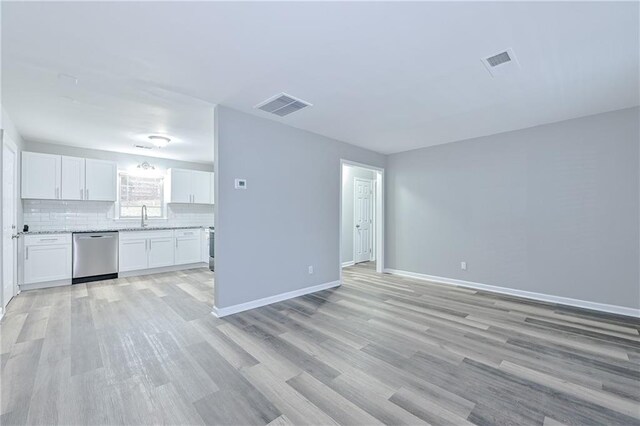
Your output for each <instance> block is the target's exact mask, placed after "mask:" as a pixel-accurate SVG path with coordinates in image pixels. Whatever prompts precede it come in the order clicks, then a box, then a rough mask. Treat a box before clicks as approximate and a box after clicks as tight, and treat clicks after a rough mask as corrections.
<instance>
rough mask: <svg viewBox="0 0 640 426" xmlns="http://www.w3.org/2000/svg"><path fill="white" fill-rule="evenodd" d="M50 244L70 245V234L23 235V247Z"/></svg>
mask: <svg viewBox="0 0 640 426" xmlns="http://www.w3.org/2000/svg"><path fill="white" fill-rule="evenodd" d="M51 244H71V234H42V235H25V237H24V245H25V246H44V245H51Z"/></svg>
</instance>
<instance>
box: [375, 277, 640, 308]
mask: <svg viewBox="0 0 640 426" xmlns="http://www.w3.org/2000/svg"><path fill="white" fill-rule="evenodd" d="M384 272H385V273H388V274H393V275H399V276H403V277H408V278H416V279H419V280H425V281H431V282H434V283H438V284H448V285H452V286H457V287H466V288H471V289H475V290H483V291H490V292H493V293H500V294H507V295H510V296H517V297H522V298H525V299H532V300H538V301H541V302H549V303H555V304H558V305H567V306H573V307H578V308H584V309H591V310H594V311H600V312H606V313H610V314H617V315H624V316H628V317H635V318H640V309H634V308H628V307H626V306H618V305H608V304H606V303H598V302H590V301H588V300H580V299H572V298H570V297H562V296H554V295H551V294H544V293H535V292H532V291H526V290H516V289H513V288H507V287H499V286H495V285H489V284H481V283H476V282H473V281H464V280H458V279H455V278H446V277H438V276H435V275H427V274H420V273H417V272H409V271H403V270H400V269H392V268H385V269H384Z"/></svg>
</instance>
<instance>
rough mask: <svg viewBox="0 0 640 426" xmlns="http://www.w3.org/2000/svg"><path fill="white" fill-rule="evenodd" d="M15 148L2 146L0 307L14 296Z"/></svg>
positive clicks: (16, 154)
mask: <svg viewBox="0 0 640 426" xmlns="http://www.w3.org/2000/svg"><path fill="white" fill-rule="evenodd" d="M17 164H18V153H17V149H15V148H14V147H11V146H10V145H8V144H3V146H2V308H3V309H4V308H5V307H6V306H7V304H8V303H9V301H10V300H11V298H12V297H13V296H15V293H16V291H15V280H16V262H15V256H16V244H15V241H16V240H15V239H14V238H13V235H14V234H15V233H16V231H17V230H16V196H17V191H16V183H17V182H16V168H17Z"/></svg>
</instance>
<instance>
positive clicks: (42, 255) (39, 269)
mask: <svg viewBox="0 0 640 426" xmlns="http://www.w3.org/2000/svg"><path fill="white" fill-rule="evenodd" d="M65 279H69V280H70V279H71V244H51V245H37V246H29V245H27V246H25V248H24V283H25V284H33V283H40V282H45V281H57V280H65Z"/></svg>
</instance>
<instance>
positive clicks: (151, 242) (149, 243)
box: [149, 240, 153, 251]
mask: <svg viewBox="0 0 640 426" xmlns="http://www.w3.org/2000/svg"><path fill="white" fill-rule="evenodd" d="M152 242H153V241H151V240H149V251H151V243H152Z"/></svg>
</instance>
